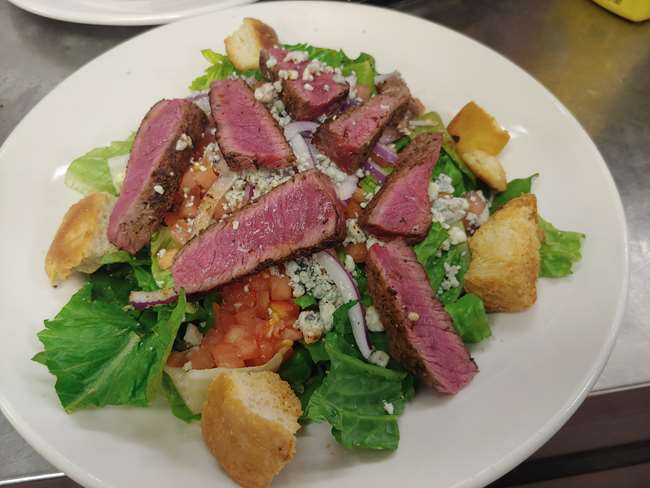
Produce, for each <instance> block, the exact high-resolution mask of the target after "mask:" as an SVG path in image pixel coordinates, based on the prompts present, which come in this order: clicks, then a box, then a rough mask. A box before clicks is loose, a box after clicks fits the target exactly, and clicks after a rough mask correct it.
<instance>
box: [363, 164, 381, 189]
mask: <svg viewBox="0 0 650 488" xmlns="http://www.w3.org/2000/svg"><path fill="white" fill-rule="evenodd" d="M363 169H365V170H367V171H368V173H370V174H371V175H372V176H374V177H375V178H376V179H377V181H379V184H381V185H383V184H384V181H386V173H384V172H383V171H382V170H381V168H380V167H379V166H377V163H375V162H374V161H372V160H370V159H369V160H368V161H366V164H364V165H363Z"/></svg>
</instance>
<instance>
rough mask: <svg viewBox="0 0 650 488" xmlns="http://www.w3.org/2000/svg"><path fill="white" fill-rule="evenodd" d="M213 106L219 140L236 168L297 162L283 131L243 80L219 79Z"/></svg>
mask: <svg viewBox="0 0 650 488" xmlns="http://www.w3.org/2000/svg"><path fill="white" fill-rule="evenodd" d="M210 106H211V109H212V116H213V117H214V122H215V124H216V126H217V142H218V143H219V147H220V148H221V152H222V154H223V156H224V158H225V159H226V162H227V163H228V166H230V167H231V168H232V169H233V170H235V171H239V170H242V169H251V168H254V167H257V166H261V167H265V168H271V169H277V168H286V167H287V166H291V165H292V164H293V162H294V161H295V159H296V158H295V156H294V154H293V152H292V151H291V149H290V148H289V144H287V141H286V140H285V139H284V136H283V134H282V130H281V129H280V127H279V126H278V124H277V122H276V121H275V119H274V118H273V116H272V115H271V114H270V113H269V111H268V110H267V109H266V107H265V106H264V105H263V104H262V103H260V102H259V101H257V100H255V95H254V94H253V92H252V91H251V89H250V88H248V85H247V84H246V83H245V82H244V81H243V80H220V81H215V82H214V83H213V84H212V87H211V88H210Z"/></svg>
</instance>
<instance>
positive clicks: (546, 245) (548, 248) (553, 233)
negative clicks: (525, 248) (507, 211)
mask: <svg viewBox="0 0 650 488" xmlns="http://www.w3.org/2000/svg"><path fill="white" fill-rule="evenodd" d="M539 226H540V228H541V229H542V231H543V232H544V241H543V242H542V245H541V247H540V250H539V255H540V272H539V275H540V276H543V277H546V278H561V277H563V276H569V275H570V274H573V264H574V263H577V262H578V261H580V259H581V258H582V254H581V251H580V248H581V246H582V240H583V239H584V238H585V235H584V234H582V233H580V232H571V231H563V230H558V229H557V228H555V227H554V226H553V225H552V224H551V223H550V222H547V221H546V220H544V219H543V218H542V217H539Z"/></svg>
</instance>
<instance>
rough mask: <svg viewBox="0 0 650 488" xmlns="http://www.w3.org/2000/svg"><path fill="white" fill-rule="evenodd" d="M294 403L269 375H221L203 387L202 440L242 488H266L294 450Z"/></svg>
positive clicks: (296, 407) (285, 385) (284, 386)
mask: <svg viewBox="0 0 650 488" xmlns="http://www.w3.org/2000/svg"><path fill="white" fill-rule="evenodd" d="M301 414H302V410H301V407H300V400H298V398H297V397H296V395H295V394H294V393H293V391H292V390H291V387H290V386H289V384H288V383H286V382H285V381H283V380H282V379H280V376H279V375H278V374H277V373H272V372H257V373H244V372H236V371H230V372H224V373H222V374H220V375H218V376H217V377H216V378H215V380H214V381H213V382H212V383H211V384H210V387H209V389H208V400H207V402H206V403H205V405H204V407H203V414H202V417H201V429H202V431H203V439H204V440H205V443H206V444H207V446H208V448H209V449H210V451H212V454H214V456H215V457H216V458H217V460H218V461H219V464H221V466H222V467H223V469H224V470H225V471H226V473H228V475H229V476H230V477H231V478H232V479H233V480H234V481H235V482H237V483H238V484H240V485H241V486H243V487H244V488H266V487H268V486H269V485H270V484H271V481H272V480H273V478H274V477H275V476H276V475H277V474H278V473H279V472H280V470H281V469H282V468H284V466H285V465H286V464H287V463H289V461H291V459H292V458H293V455H294V453H295V451H296V439H295V435H294V434H295V433H296V431H297V430H298V429H299V428H300V424H299V423H298V418H299V417H300V415H301Z"/></svg>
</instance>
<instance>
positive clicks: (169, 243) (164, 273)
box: [151, 226, 178, 288]
mask: <svg viewBox="0 0 650 488" xmlns="http://www.w3.org/2000/svg"><path fill="white" fill-rule="evenodd" d="M177 247H178V245H177V244H176V242H175V241H174V240H173V239H172V235H171V232H170V230H169V227H165V226H163V227H161V228H160V229H158V231H157V232H156V233H155V234H154V235H153V236H152V238H151V274H152V276H153V279H154V281H155V283H156V284H157V286H158V287H160V288H173V287H174V278H173V277H172V272H171V271H170V270H168V269H162V268H161V267H160V264H159V262H158V251H160V250H161V249H166V250H173V249H176V248H177Z"/></svg>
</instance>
